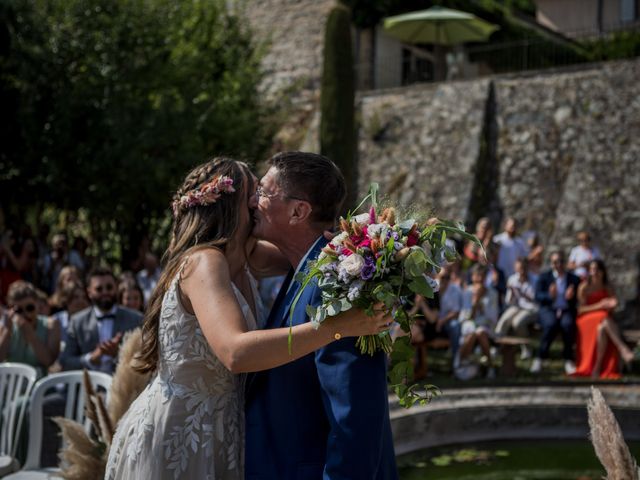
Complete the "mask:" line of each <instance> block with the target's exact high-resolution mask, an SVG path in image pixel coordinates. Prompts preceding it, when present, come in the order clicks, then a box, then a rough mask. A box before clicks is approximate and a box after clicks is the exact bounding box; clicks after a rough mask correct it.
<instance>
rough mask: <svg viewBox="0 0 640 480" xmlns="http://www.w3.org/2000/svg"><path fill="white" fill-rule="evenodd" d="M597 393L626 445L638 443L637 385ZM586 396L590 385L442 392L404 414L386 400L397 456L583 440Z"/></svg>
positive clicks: (639, 407) (585, 436) (586, 428)
mask: <svg viewBox="0 0 640 480" xmlns="http://www.w3.org/2000/svg"><path fill="white" fill-rule="evenodd" d="M598 388H600V390H601V391H602V394H603V396H604V398H605V399H606V401H607V404H608V405H609V406H610V407H611V408H612V410H613V412H614V414H615V415H616V418H617V420H618V423H620V426H621V428H622V431H623V434H624V436H625V439H626V441H627V442H632V441H640V385H621V384H603V385H598ZM590 396H591V391H590V386H589V385H575V386H574V385H568V386H567V385H562V386H518V387H488V388H468V389H446V390H444V391H443V392H442V395H441V396H439V397H437V398H436V399H434V400H433V401H432V402H431V403H430V404H429V405H426V406H414V407H412V408H410V409H408V410H405V409H403V408H401V407H399V406H398V405H397V401H396V400H394V399H393V397H390V402H391V425H392V430H393V436H394V445H395V451H396V455H399V456H400V455H404V454H408V453H411V452H416V451H418V450H423V449H427V448H433V447H442V446H446V445H465V444H471V443H476V442H486V441H496V440H540V439H549V440H569V439H576V440H583V441H588V434H589V424H588V420H587V408H586V405H587V400H588V399H589V398H590ZM593 457H594V458H595V454H593Z"/></svg>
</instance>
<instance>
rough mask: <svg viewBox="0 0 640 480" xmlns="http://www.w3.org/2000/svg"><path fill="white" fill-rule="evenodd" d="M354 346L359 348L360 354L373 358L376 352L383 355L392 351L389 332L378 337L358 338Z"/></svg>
mask: <svg viewBox="0 0 640 480" xmlns="http://www.w3.org/2000/svg"><path fill="white" fill-rule="evenodd" d="M356 346H357V347H359V348H360V352H361V353H367V354H369V355H371V356H373V354H374V353H376V352H377V351H378V350H382V351H383V352H384V353H391V351H392V350H393V341H392V340H391V335H389V332H383V333H381V334H379V335H367V336H364V337H358V340H357V341H356Z"/></svg>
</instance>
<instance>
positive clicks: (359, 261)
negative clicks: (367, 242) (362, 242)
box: [341, 253, 364, 277]
mask: <svg viewBox="0 0 640 480" xmlns="http://www.w3.org/2000/svg"><path fill="white" fill-rule="evenodd" d="M341 266H342V267H343V268H344V269H345V270H346V272H347V273H348V274H349V275H351V276H352V277H356V276H358V275H360V272H361V271H362V267H364V258H362V255H358V254H357V253H354V254H353V255H349V256H348V257H347V258H345V259H344V261H343V262H342V263H341Z"/></svg>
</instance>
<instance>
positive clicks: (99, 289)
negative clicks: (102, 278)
mask: <svg viewBox="0 0 640 480" xmlns="http://www.w3.org/2000/svg"><path fill="white" fill-rule="evenodd" d="M115 288H116V287H115V286H113V285H111V284H107V285H105V286H104V287H103V286H102V285H100V286H98V287H95V288H94V290H95V291H96V292H97V293H102V291H103V290H104V291H106V292H113V291H114V290H115Z"/></svg>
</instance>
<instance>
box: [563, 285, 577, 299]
mask: <svg viewBox="0 0 640 480" xmlns="http://www.w3.org/2000/svg"><path fill="white" fill-rule="evenodd" d="M575 295H576V287H574V286H573V285H569V287H567V289H566V290H565V292H564V298H565V299H566V300H573V297H575Z"/></svg>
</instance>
